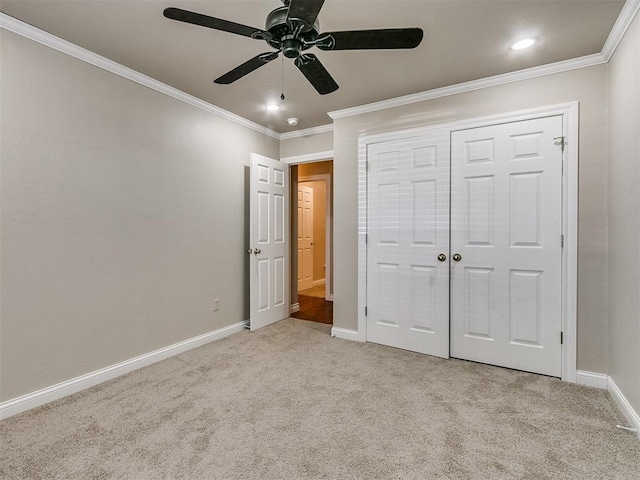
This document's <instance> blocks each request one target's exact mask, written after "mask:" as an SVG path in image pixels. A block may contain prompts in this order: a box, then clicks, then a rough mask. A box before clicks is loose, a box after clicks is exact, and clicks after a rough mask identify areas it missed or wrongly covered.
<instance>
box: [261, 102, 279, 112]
mask: <svg viewBox="0 0 640 480" xmlns="http://www.w3.org/2000/svg"><path fill="white" fill-rule="evenodd" d="M265 108H266V109H267V110H269V111H270V112H276V111H278V110H280V105H278V104H277V103H269V104H268V105H267V106H266V107H265Z"/></svg>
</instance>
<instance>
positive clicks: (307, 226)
mask: <svg viewBox="0 0 640 480" xmlns="http://www.w3.org/2000/svg"><path fill="white" fill-rule="evenodd" d="M313 245H314V242H313V188H311V187H308V186H306V185H304V184H303V183H299V184H298V291H300V290H307V289H308V288H311V287H313Z"/></svg>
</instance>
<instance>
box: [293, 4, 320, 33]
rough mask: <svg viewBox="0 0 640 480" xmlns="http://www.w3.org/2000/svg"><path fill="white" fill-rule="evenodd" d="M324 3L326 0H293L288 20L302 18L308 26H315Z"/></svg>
mask: <svg viewBox="0 0 640 480" xmlns="http://www.w3.org/2000/svg"><path fill="white" fill-rule="evenodd" d="M323 4H324V0H291V3H290V4H289V12H288V13H287V21H290V20H302V21H303V22H304V23H305V24H306V25H307V27H309V28H310V27H313V24H314V23H316V19H317V18H318V14H319V13H320V9H321V8H322V5H323Z"/></svg>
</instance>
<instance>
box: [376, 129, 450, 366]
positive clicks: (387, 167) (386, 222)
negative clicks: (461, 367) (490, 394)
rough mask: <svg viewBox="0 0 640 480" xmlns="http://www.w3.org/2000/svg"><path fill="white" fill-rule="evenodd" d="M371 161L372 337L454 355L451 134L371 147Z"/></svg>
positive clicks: (444, 355) (434, 133) (390, 342)
mask: <svg viewBox="0 0 640 480" xmlns="http://www.w3.org/2000/svg"><path fill="white" fill-rule="evenodd" d="M367 158H368V161H369V174H368V232H369V236H368V249H367V341H370V342H375V343H381V344H384V345H389V346H392V347H397V348H403V349H407V350H412V351H416V352H421V353H427V354H430V355H437V356H440V357H448V356H449V262H448V249H449V158H450V157H449V132H448V131H439V132H432V133H430V134H428V135H424V134H422V135H421V136H420V137H413V138H408V139H403V140H393V141H388V142H382V143H377V144H373V145H369V147H368V152H367ZM440 254H442V255H445V256H446V257H447V259H446V260H445V261H439V260H438V255H440Z"/></svg>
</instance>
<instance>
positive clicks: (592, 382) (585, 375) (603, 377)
mask: <svg viewBox="0 0 640 480" xmlns="http://www.w3.org/2000/svg"><path fill="white" fill-rule="evenodd" d="M607 378H609V375H607V374H605V373H594V372H587V371H584V370H578V371H577V372H576V383H577V384H579V385H586V386H587V387H595V388H601V389H602V390H606V389H607Z"/></svg>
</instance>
